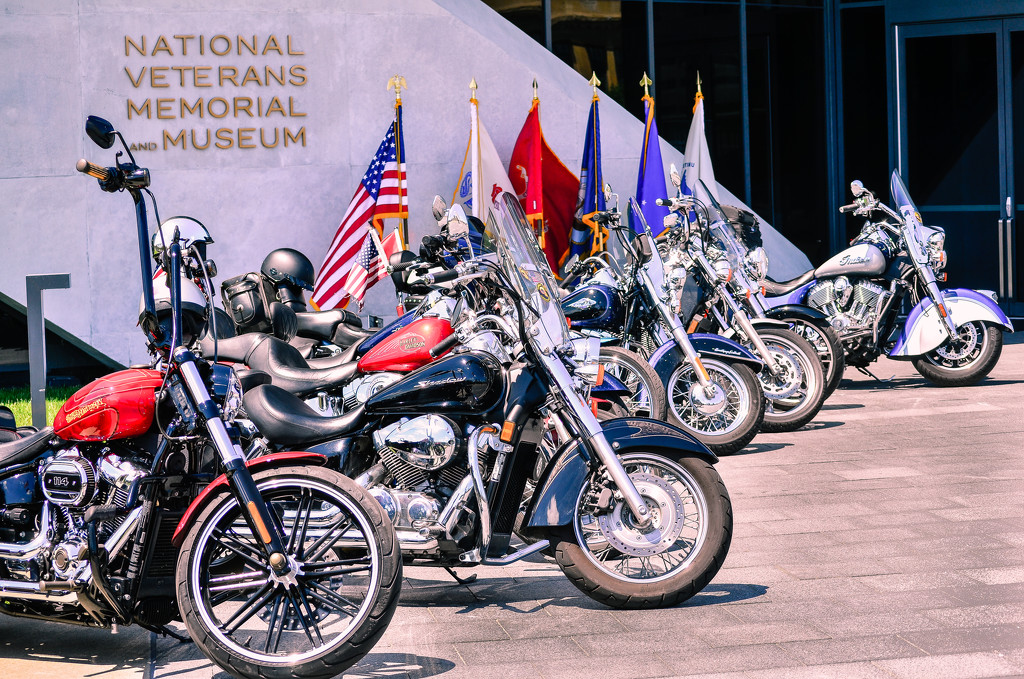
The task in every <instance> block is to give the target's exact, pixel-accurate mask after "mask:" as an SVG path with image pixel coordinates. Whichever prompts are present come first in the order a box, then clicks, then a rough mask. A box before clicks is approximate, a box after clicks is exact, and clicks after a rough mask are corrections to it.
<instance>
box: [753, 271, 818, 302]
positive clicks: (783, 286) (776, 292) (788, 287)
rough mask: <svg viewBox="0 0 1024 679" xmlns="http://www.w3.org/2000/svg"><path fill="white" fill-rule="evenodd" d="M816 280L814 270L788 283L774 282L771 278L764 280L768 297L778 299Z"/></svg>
mask: <svg viewBox="0 0 1024 679" xmlns="http://www.w3.org/2000/svg"><path fill="white" fill-rule="evenodd" d="M813 279H814V269H811V270H810V271H807V272H806V273H802V274H800V275H799V276H797V277H796V278H794V279H792V280H788V281H781V282H780V281H773V280H772V279H771V278H766V279H765V280H764V283H763V285H764V294H765V295H767V296H768V297H778V296H780V295H788V294H789V293H791V292H793V291H794V290H796V289H797V288H799V287H800V286H801V285H803V284H804V283H807V282H808V281H810V280H813Z"/></svg>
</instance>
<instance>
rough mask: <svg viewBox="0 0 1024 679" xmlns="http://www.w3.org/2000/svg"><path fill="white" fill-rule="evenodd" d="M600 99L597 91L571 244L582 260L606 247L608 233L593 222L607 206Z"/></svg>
mask: <svg viewBox="0 0 1024 679" xmlns="http://www.w3.org/2000/svg"><path fill="white" fill-rule="evenodd" d="M597 101H598V100H597V95H596V94H595V95H594V99H593V101H592V102H591V104H590V117H589V118H588V119H587V138H586V139H585V140H584V142H583V163H582V165H581V167H580V194H579V199H578V202H577V204H576V218H575V220H573V225H572V237H571V239H570V243H569V257H572V256H573V255H577V256H578V257H579V258H580V259H584V258H586V257H589V256H590V255H591V254H593V253H595V252H600V251H601V250H603V249H604V241H605V236H606V235H607V230H606V229H604V228H603V227H600V226H598V225H597V224H596V223H595V222H594V214H595V213H597V212H601V211H603V210H604V209H605V202H604V179H603V177H602V176H601V119H600V117H599V116H598V113H597ZM602 232H604V233H602ZM595 236H597V239H596V241H597V242H595V238H594V237H595Z"/></svg>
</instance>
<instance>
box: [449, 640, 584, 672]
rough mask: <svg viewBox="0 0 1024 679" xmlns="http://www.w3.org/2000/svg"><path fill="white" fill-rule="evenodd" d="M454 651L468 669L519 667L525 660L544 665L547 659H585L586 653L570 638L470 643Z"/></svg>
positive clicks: (461, 644)
mask: <svg viewBox="0 0 1024 679" xmlns="http://www.w3.org/2000/svg"><path fill="white" fill-rule="evenodd" d="M455 650H456V651H457V652H458V654H459V657H461V658H462V659H463V661H465V663H466V664H467V665H493V664H498V663H517V662H522V661H523V660H524V659H526V658H529V659H531V660H533V661H534V662H543V661H542V660H541V659H544V658H557V659H564V658H582V657H585V656H586V652H585V651H584V650H583V649H582V648H580V647H579V645H578V644H577V643H576V642H575V641H573V640H572V639H571V638H569V637H561V638H559V637H544V638H540V639H513V640H511V641H467V642H461V643H456V644H455Z"/></svg>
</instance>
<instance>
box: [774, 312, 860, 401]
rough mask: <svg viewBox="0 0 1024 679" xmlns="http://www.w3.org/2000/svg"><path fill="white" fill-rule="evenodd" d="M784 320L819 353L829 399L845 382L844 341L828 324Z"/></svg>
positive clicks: (826, 395)
mask: <svg viewBox="0 0 1024 679" xmlns="http://www.w3.org/2000/svg"><path fill="white" fill-rule="evenodd" d="M783 320H785V321H787V322H789V323H792V324H793V330H794V331H795V332H796V333H797V334H798V335H800V336H801V337H803V338H804V339H805V340H807V341H808V342H810V343H811V346H812V347H814V350H815V351H816V352H818V359H819V360H820V361H821V369H822V370H823V371H824V372H825V398H826V399H827V398H828V397H829V396H831V395H832V392H833V391H835V390H836V389H838V388H839V383H840V382H842V381H843V371H844V370H845V369H846V350H845V349H843V341H842V340H841V339H839V334H838V333H837V332H836V331H835V330H834V329H832V327H831V326H830V325H828V323H824V322H823V323H821V324H820V325H818V324H815V323H811V322H810V321H805V320H803V319H801V318H786V319H783Z"/></svg>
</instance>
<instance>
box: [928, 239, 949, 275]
mask: <svg viewBox="0 0 1024 679" xmlns="http://www.w3.org/2000/svg"><path fill="white" fill-rule="evenodd" d="M945 245H946V234H945V233H943V232H942V231H936V232H935V233H933V234H932V235H930V236H928V264H929V265H930V266H931V267H932V270H934V271H935V272H936V273H938V272H939V271H942V270H943V269H945V268H946V251H945V250H944V249H943V248H944V247H945Z"/></svg>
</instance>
